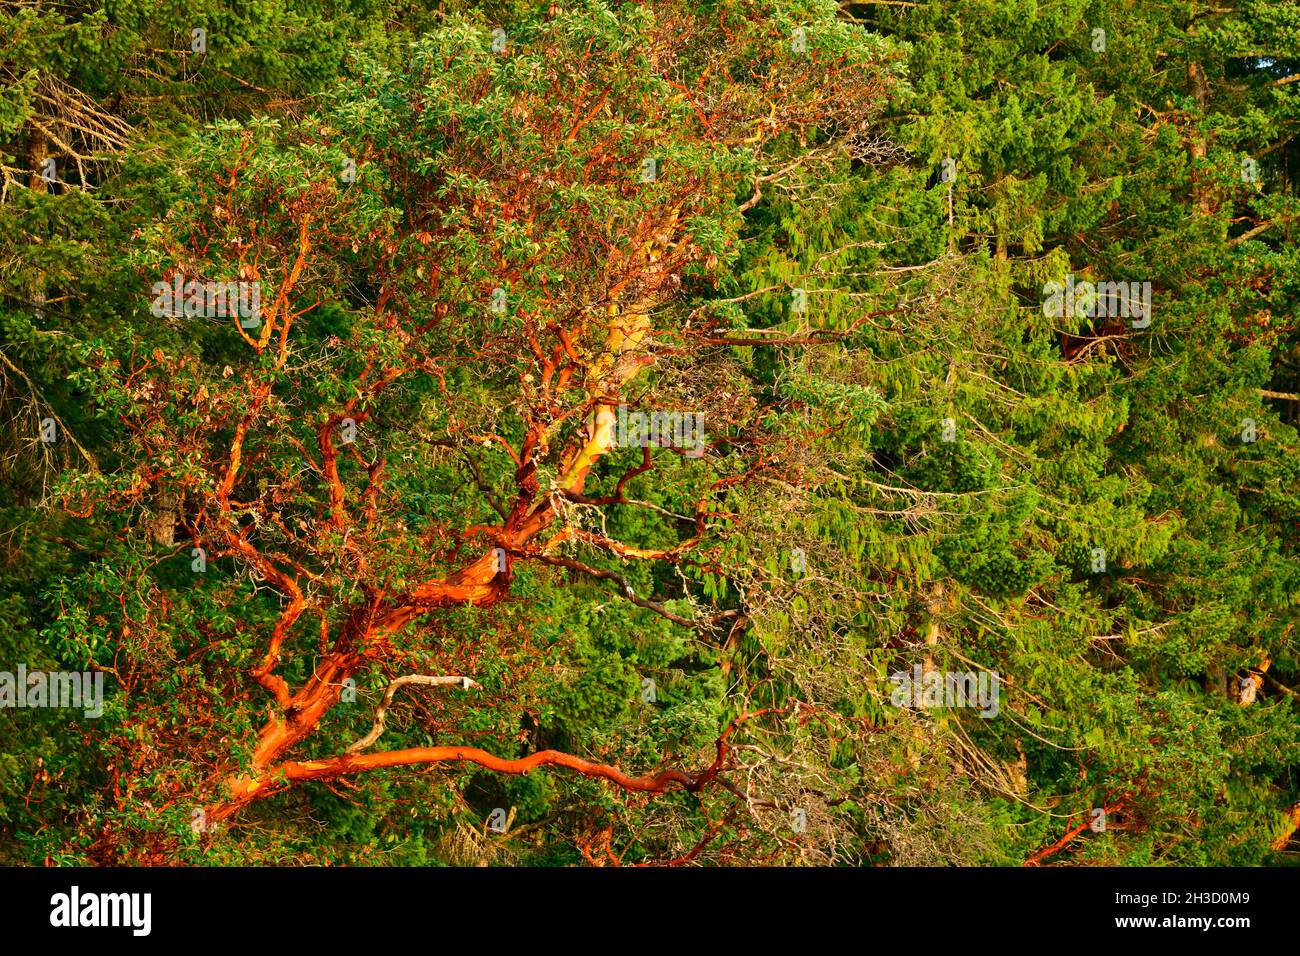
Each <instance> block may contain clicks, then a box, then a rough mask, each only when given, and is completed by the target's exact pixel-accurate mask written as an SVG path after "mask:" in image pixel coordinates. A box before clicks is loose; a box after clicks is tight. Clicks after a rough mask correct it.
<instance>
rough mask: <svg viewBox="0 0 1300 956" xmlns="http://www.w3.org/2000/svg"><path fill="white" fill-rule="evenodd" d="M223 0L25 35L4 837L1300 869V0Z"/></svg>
mask: <svg viewBox="0 0 1300 956" xmlns="http://www.w3.org/2000/svg"><path fill="white" fill-rule="evenodd" d="M199 7H200V9H197V10H196V9H195V8H194V5H187V6H186V7H185V9H184V10H182V9H180V8H179V7H177V6H176V5H173V4H168V3H153V2H131V3H118V2H114V3H108V4H94V3H74V4H64V5H60V6H57V7H53V6H46V5H44V4H42V3H35V4H25V3H24V4H3V5H0V64H3V71H2V72H0V82H3V83H4V96H3V97H2V98H0V164H2V165H3V169H4V179H5V181H4V187H3V188H4V191H3V201H0V248H2V249H3V252H4V256H3V260H2V262H3V268H0V436H3V437H2V438H0V441H2V442H3V446H2V448H3V455H0V541H3V547H4V550H3V554H2V555H0V569H2V573H0V671H15V670H16V669H17V667H18V665H20V664H22V665H24V666H25V667H26V668H27V669H28V670H29V671H35V670H47V671H54V670H77V671H79V670H85V669H95V670H97V671H99V672H100V673H102V674H103V675H104V686H105V689H106V700H105V704H104V713H103V715H102V716H101V717H98V718H87V717H85V716H83V715H82V713H81V712H80V711H77V710H60V709H52V708H47V709H28V708H25V709H0V862H4V863H40V862H42V861H50V862H55V863H85V862H93V863H113V862H127V863H130V862H184V863H196V864H235V863H273V864H283V863H291V862H311V863H334V864H379V863H383V864H396V865H473V864H480V863H482V864H487V863H494V864H536V865H569V864H595V865H606V864H612V863H616V862H623V863H637V862H657V863H663V862H669V861H675V862H689V863H693V864H714V865H718V864H723V865H725V864H746V863H748V864H753V863H779V864H790V863H797V862H803V863H810V864H826V863H835V864H840V863H847V864H925V863H929V864H933V863H958V864H1001V865H1019V864H1021V863H1024V862H1026V861H1034V862H1039V861H1041V862H1044V863H1067V862H1068V863H1077V864H1104V865H1143V864H1168V865H1189V864H1201V865H1228V864H1238V865H1240V864H1245V865H1255V864H1269V863H1281V862H1285V861H1286V860H1287V859H1288V858H1289V856H1290V854H1289V853H1287V852H1285V848H1286V846H1287V844H1288V838H1289V837H1290V835H1291V834H1292V832H1293V831H1294V830H1295V828H1296V823H1297V822H1300V817H1298V816H1297V811H1296V809H1295V808H1297V806H1298V805H1300V776H1298V772H1300V720H1297V706H1300V700H1298V698H1297V693H1298V691H1297V690H1296V687H1297V685H1300V649H1298V645H1297V622H1298V621H1300V599H1298V595H1300V548H1298V547H1297V529H1298V528H1300V436H1298V435H1297V424H1296V423H1297V418H1298V416H1297V409H1300V394H1297V393H1298V392H1300V329H1298V327H1297V322H1296V319H1295V315H1296V305H1297V300H1298V299H1300V253H1298V252H1297V246H1296V243H1295V242H1294V238H1295V236H1296V235H1297V231H1298V230H1300V224H1298V223H1297V212H1298V211H1300V174H1298V173H1297V163H1298V162H1300V146H1297V145H1296V144H1295V143H1294V142H1293V140H1294V138H1295V136H1296V134H1297V132H1300V82H1296V80H1297V78H1300V2H1294V0H1278V2H1263V0H1241V2H1240V3H1238V4H1237V5H1236V6H1234V7H1233V8H1231V9H1227V8H1224V7H1221V6H1217V5H1214V4H1211V3H1208V2H1192V0H1186V2H1165V3H1155V4H1152V3H1139V2H1137V0H1116V2H1110V3H1100V2H1095V0H1092V2H1090V0H1056V2H1053V3H1042V2H1037V0H965V2H962V3H938V2H929V0H922V2H917V3H915V4H910V3H909V4H894V3H866V4H844V5H840V6H837V5H836V4H835V3H834V2H833V0H716V2H715V0H648V2H646V3H644V4H635V3H627V4H621V3H614V2H609V0H583V2H580V3H573V4H557V5H554V6H551V7H550V8H549V9H547V8H545V7H534V5H531V4H524V3H513V4H505V3H494V4H469V3H460V2H456V3H452V4H449V5H420V4H405V3H390V2H387V0H356V2H350V3H343V4H318V3H314V2H299V0H261V2H257V3H250V4H226V3H223V2H220V0H212V2H208V3H206V4H200V5H199ZM197 28H201V29H203V30H204V31H205V33H204V34H203V39H202V43H201V44H200V45H201V46H202V47H203V49H202V51H201V52H200V51H198V50H196V49H195V48H194V46H193V44H194V43H196V42H198V41H196V40H195V39H194V37H193V34H192V32H191V31H192V30H194V29H197ZM498 28H499V30H500V32H497V33H494V32H493V31H494V30H496V29H498ZM50 159H52V160H53V161H54V165H53V167H52V168H53V170H54V171H55V175H54V176H44V177H42V175H41V172H42V170H43V169H48V168H50V167H48V166H47V162H48V161H49V160H50ZM648 160H650V161H652V162H650V163H649V165H647V161H648ZM178 275H179V276H182V277H189V278H196V277H197V278H198V279H199V280H200V281H202V280H204V279H207V280H214V281H215V280H221V281H225V280H230V281H240V280H250V281H257V282H260V283H261V296H262V299H261V308H262V314H261V317H260V319H261V321H260V322H254V323H253V324H252V326H251V328H250V327H248V326H241V325H240V323H239V321H238V317H236V318H235V319H234V320H233V321H232V320H231V319H230V318H222V317H221V316H220V315H218V316H217V317H215V318H214V317H207V318H205V317H203V316H202V315H198V316H189V317H186V316H185V315H183V314H179V315H178V314H166V313H165V310H164V314H159V312H158V310H157V309H155V308H153V305H154V302H155V296H156V288H155V283H163V284H164V285H165V286H170V285H171V283H172V280H173V277H175V276H178ZM1067 281H1068V282H1084V281H1088V282H1093V283H1098V282H1125V283H1138V284H1141V283H1148V284H1149V285H1148V286H1147V288H1148V289H1149V290H1150V293H1149V294H1150V303H1151V308H1150V313H1149V316H1147V318H1149V321H1145V320H1140V319H1139V320H1133V321H1131V320H1130V316H1128V315H1124V316H1123V317H1116V316H1114V315H1093V316H1089V315H1086V314H1083V312H1082V310H1080V311H1079V312H1078V313H1075V314H1064V315H1062V314H1051V310H1050V309H1045V308H1044V300H1045V299H1046V298H1048V296H1049V293H1048V291H1047V290H1048V289H1049V288H1050V284H1051V283H1053V282H1055V283H1062V284H1064V283H1066V282H1067ZM182 311H183V310H182ZM621 405H626V406H630V407H632V408H635V409H640V410H642V411H643V412H646V413H649V412H653V411H656V410H663V411H673V412H676V413H680V414H688V415H692V414H696V413H699V414H702V415H703V422H704V430H705V438H706V445H705V447H704V449H703V453H702V454H700V455H698V456H696V455H694V454H684V453H683V449H681V448H668V447H655V448H650V449H643V448H641V447H620V446H619V444H618V443H617V442H615V444H613V445H608V444H601V441H602V437H601V436H602V435H603V434H604V433H603V432H602V431H601V428H602V422H604V421H605V419H604V418H602V417H601V416H602V415H609V416H611V417H612V415H611V413H612V412H613V411H615V410H617V408H618V406H621ZM48 420H52V421H53V423H54V426H55V435H56V436H57V437H56V440H55V441H53V442H49V441H42V438H41V432H42V428H43V422H46V421H48ZM46 427H48V426H46ZM340 429H345V430H348V431H347V433H346V437H340V435H342V434H344V433H343V432H341V431H340ZM354 435H355V439H354V438H353V436H354ZM633 444H634V445H635V443H633ZM588 469H589V473H588ZM198 548H201V549H202V552H199V551H196V550H192V549H198ZM498 548H499V549H500V551H499V554H500V555H501V557H500V560H501V561H503V562H505V564H504V565H503V566H501V567H499V568H498V567H495V566H493V567H491V568H489V566H488V563H493V562H496V561H497V560H498V559H497V557H496V555H497V554H498V552H497V551H495V550H494V549H498ZM200 554H201V555H202V557H201V558H200V557H197V556H198V555H200ZM485 562H488V563H485ZM199 565H203V568H202V573H197V572H198V566H199ZM485 568H487V569H488V570H486V571H484V570H483V569H485ZM268 647H270V648H271V650H270V651H268ZM918 665H919V666H920V667H922V668H923V670H926V671H929V670H937V671H940V672H961V673H965V672H971V673H988V672H991V673H994V674H996V675H998V678H999V682H1000V697H999V705H998V708H997V712H996V714H995V715H985V716H981V714H980V712H979V711H977V710H974V709H971V708H968V707H961V706H947V707H938V708H928V709H927V708H906V707H902V708H900V707H898V706H895V704H894V702H892V701H891V692H892V691H893V689H894V686H895V684H894V682H891V679H890V676H891V675H893V674H896V673H897V672H899V671H906V672H911V671H912V668H913V667H914V666H918ZM412 674H419V675H464V676H466V677H468V678H470V679H471V680H472V681H473V682H475V683H476V684H477V685H478V686H477V687H469V686H455V685H452V686H446V687H424V686H405V687H402V688H401V689H399V690H397V691H396V693H395V694H393V696H392V698H391V701H390V703H389V706H388V707H387V723H386V724H385V725H384V728H383V735H382V738H381V740H380V742H379V743H376V744H373V745H372V746H370V748H369V750H370V751H374V752H379V751H391V752H397V751H402V750H405V749H408V748H437V747H450V746H462V745H463V746H468V747H475V748H479V749H480V750H482V751H486V752H488V753H489V754H491V755H494V756H495V757H497V758H501V759H503V760H507V761H509V760H515V759H521V758H527V757H529V756H530V755H534V754H539V753H541V752H544V751H552V750H553V751H560V752H563V753H564V754H568V755H573V756H574V757H577V758H580V759H582V760H585V761H590V762H592V763H594V764H599V765H602V766H605V767H617V768H620V769H621V770H622V771H623V772H625V773H626V774H628V775H629V776H632V777H642V776H643V775H644V776H645V777H647V778H648V777H652V776H653V775H655V774H656V773H658V772H660V771H663V770H665V769H682V770H685V771H687V772H690V773H692V774H697V775H698V773H699V771H700V770H701V768H708V767H710V765H711V764H712V762H713V761H714V760H715V756H717V755H721V756H718V761H719V762H718V764H716V765H714V770H715V771H716V772H706V773H704V774H703V777H702V778H700V777H698V776H697V777H696V780H697V782H699V783H700V786H698V787H696V786H690V787H680V786H666V787H656V788H652V789H653V790H660V791H662V792H638V791H636V790H634V789H628V788H627V787H624V786H620V785H618V784H617V783H616V782H611V781H610V780H607V779H602V778H601V776H600V775H599V774H589V773H582V772H575V771H574V770H573V769H572V768H571V767H569V768H566V767H562V766H542V767H539V768H537V769H533V770H531V772H528V773H516V772H513V771H510V770H509V769H507V772H496V771H494V769H493V768H492V767H491V766H485V765H482V764H481V763H478V764H476V763H474V762H460V761H459V760H450V759H446V758H442V757H440V758H438V760H427V759H426V760H418V761H412V762H406V763H398V764H394V765H392V766H382V767H379V768H377V769H365V770H358V769H357V768H356V767H353V766H350V765H347V764H346V762H343V763H340V764H338V770H339V772H338V773H334V772H330V773H319V774H316V775H314V776H313V775H312V774H310V773H306V774H305V775H304V779H302V780H301V781H299V782H296V783H295V784H294V785H293V786H288V784H287V783H286V782H284V781H285V780H287V777H286V769H285V767H286V763H288V762H296V761H308V760H326V759H333V758H335V755H342V754H344V752H345V751H347V750H348V748H349V747H350V745H352V744H353V743H354V742H356V741H358V740H359V739H360V738H362V737H363V736H365V735H366V734H367V731H369V730H370V728H371V726H372V724H374V722H375V716H376V708H377V707H379V706H380V705H381V701H382V700H383V699H384V696H385V689H386V688H388V687H389V684H390V682H391V681H393V680H394V679H396V678H399V677H402V676H403V675H412ZM300 689H301V692H300ZM300 693H301V696H297V697H293V698H292V700H293V701H294V703H293V704H292V705H290V704H289V703H288V702H289V700H290V696H291V695H295V694H300ZM318 702H319V703H321V705H322V706H321V710H320V712H319V713H316V712H314V711H312V707H314V706H315V705H316V703H318ZM0 703H3V699H2V698H0ZM303 712H311V714H312V716H311V718H310V721H309V722H307V723H304V724H303V733H302V734H301V735H300V736H297V737H294V738H293V739H292V740H288V739H286V740H285V741H284V746H283V747H281V748H279V749H276V751H275V752H274V754H271V755H270V757H269V758H268V759H267V760H265V761H263V757H264V756H266V754H264V753H263V749H265V748H263V749H259V747H258V738H259V734H263V735H265V734H266V733H267V732H268V731H267V728H277V727H282V726H297V724H296V723H295V721H297V720H298V719H299V717H298V715H299V714H300V713H303ZM303 719H304V720H307V718H303ZM317 721H318V722H317ZM720 741H721V743H720ZM362 749H365V748H362ZM339 759H340V760H341V759H342V758H339ZM295 766H296V764H295ZM300 769H301V768H300ZM354 771H355V772H354ZM246 780H254V781H258V786H261V787H263V788H264V791H260V792H258V793H257V794H256V797H257V798H256V799H252V797H251V796H250V797H249V798H248V799H246V800H244V799H242V798H240V797H239V795H238V789H239V787H240V786H241V785H243V784H242V781H246ZM232 793H234V794H235V796H233V797H232ZM496 808H502V809H503V810H506V811H507V817H508V822H507V825H506V827H505V829H506V832H504V833H498V832H494V830H493V829H492V828H489V827H487V826H485V824H486V823H487V821H489V819H490V818H491V815H492V814H493V812H494V810H495V809H496ZM1094 808H1104V809H1105V810H1106V822H1107V825H1106V826H1105V828H1104V829H1100V830H1098V831H1094V830H1090V829H1089V828H1088V827H1087V826H1086V824H1087V823H1088V821H1089V819H1090V815H1091V814H1092V813H1093V810H1094ZM196 814H197V815H198V818H199V819H200V820H201V821H202V825H198V826H196V825H194V824H195V821H196ZM207 815H211V816H212V817H213V819H214V821H215V822H213V823H211V824H210V825H209V823H208V822H207Z"/></svg>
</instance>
